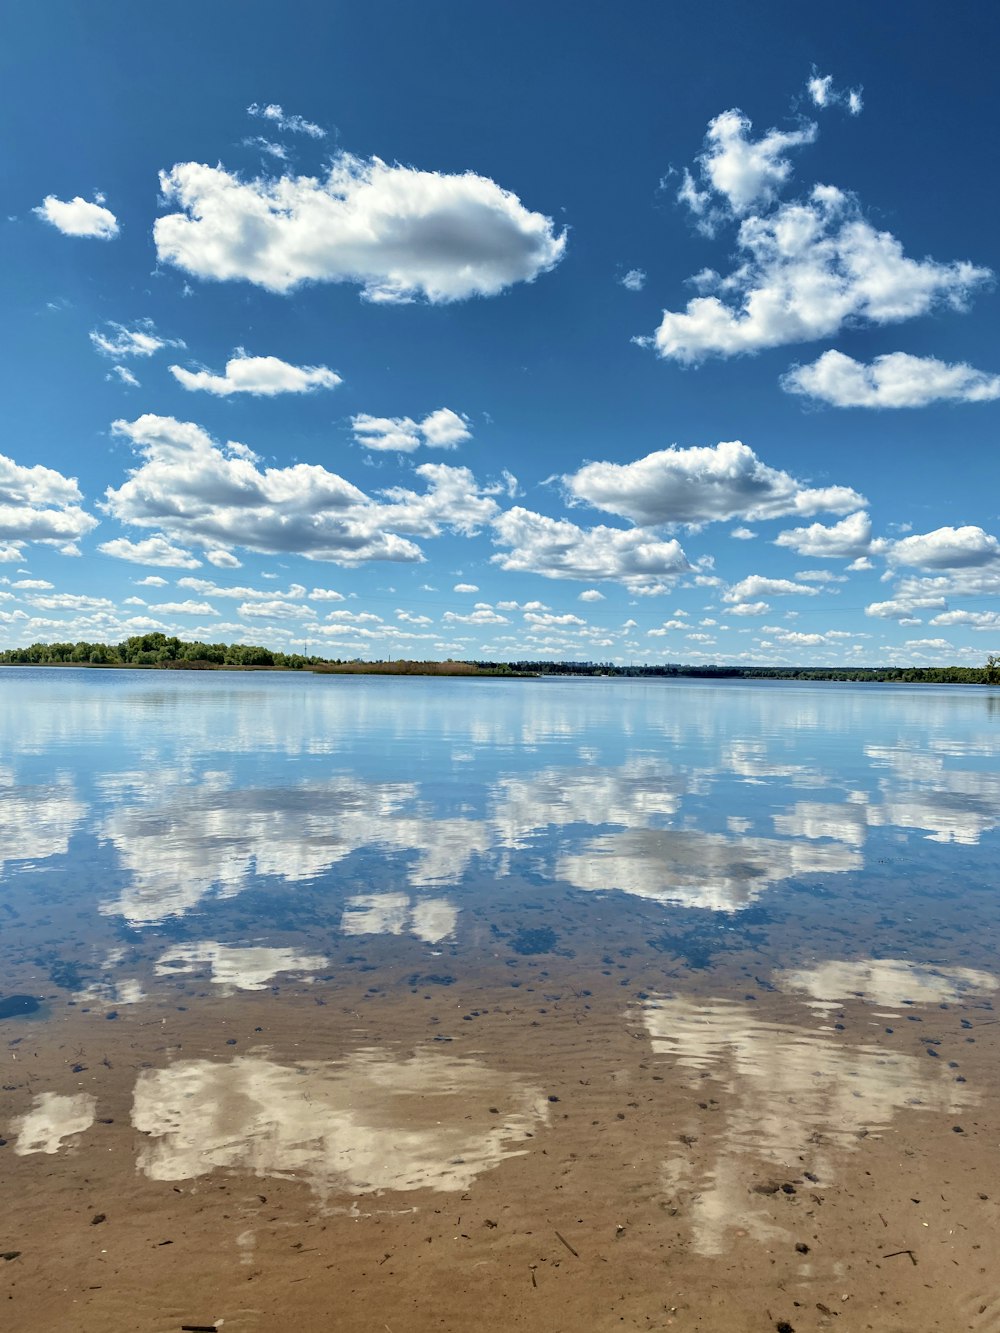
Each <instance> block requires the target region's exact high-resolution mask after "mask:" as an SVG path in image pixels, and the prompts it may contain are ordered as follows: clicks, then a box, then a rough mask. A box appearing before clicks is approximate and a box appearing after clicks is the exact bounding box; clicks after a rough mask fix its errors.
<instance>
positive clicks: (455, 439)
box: [420, 407, 472, 449]
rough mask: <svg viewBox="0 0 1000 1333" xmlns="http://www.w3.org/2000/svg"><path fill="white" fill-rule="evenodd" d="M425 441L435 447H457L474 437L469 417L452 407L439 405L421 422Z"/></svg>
mask: <svg viewBox="0 0 1000 1333" xmlns="http://www.w3.org/2000/svg"><path fill="white" fill-rule="evenodd" d="M420 430H421V432H422V433H423V437H424V442H425V443H426V444H429V445H431V446H432V448H435V449H455V448H457V447H458V446H459V445H460V444H462V443H464V442H465V441H466V440H470V439H471V438H472V432H471V431H470V430H469V426H468V417H465V416H459V414H458V413H457V412H453V411H452V410H451V408H450V407H439V408H438V409H437V411H436V412H431V413H430V415H429V416H426V417H424V419H423V421H421V423H420Z"/></svg>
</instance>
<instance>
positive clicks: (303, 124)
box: [247, 102, 326, 139]
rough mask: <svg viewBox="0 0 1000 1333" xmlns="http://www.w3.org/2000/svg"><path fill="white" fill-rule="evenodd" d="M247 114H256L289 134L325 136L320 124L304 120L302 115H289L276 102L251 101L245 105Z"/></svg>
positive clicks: (317, 137) (314, 137) (319, 137)
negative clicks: (264, 103) (262, 103)
mask: <svg viewBox="0 0 1000 1333" xmlns="http://www.w3.org/2000/svg"><path fill="white" fill-rule="evenodd" d="M247 115H248V116H256V117H259V118H260V119H261V120H266V121H268V123H269V124H271V125H273V126H274V128H275V129H277V130H283V131H285V132H286V133H291V134H308V136H309V138H310V139H324V138H326V130H325V129H323V127H322V125H317V124H316V123H315V122H314V121H311V120H306V118H305V117H304V116H298V115H289V114H287V113H286V112H285V110H284V108H283V107H281V106H279V105H278V104H277V102H268V103H267V104H266V105H261V104H260V103H259V102H251V103H250V105H249V106H248V107H247Z"/></svg>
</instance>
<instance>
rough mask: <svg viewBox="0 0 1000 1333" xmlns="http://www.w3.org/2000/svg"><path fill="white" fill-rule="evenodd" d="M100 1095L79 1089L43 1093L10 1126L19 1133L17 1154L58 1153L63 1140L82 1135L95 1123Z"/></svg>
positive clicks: (15, 1149) (13, 1131)
mask: <svg viewBox="0 0 1000 1333" xmlns="http://www.w3.org/2000/svg"><path fill="white" fill-rule="evenodd" d="M96 1110H97V1098H96V1097H91V1096H90V1094H89V1093H86V1092H78V1093H76V1094H74V1095H73V1096H69V1097H66V1096H63V1095H62V1094H60V1093H57V1092H42V1093H40V1094H39V1095H38V1096H37V1097H36V1098H35V1099H34V1102H33V1104H32V1107H31V1110H30V1111H29V1112H28V1113H27V1115H23V1116H21V1117H20V1118H19V1119H18V1120H15V1121H14V1123H13V1124H12V1125H11V1133H12V1134H14V1135H16V1136H17V1141H16V1143H15V1144H14V1151H15V1152H16V1153H17V1155H18V1157H25V1156H27V1155H28V1154H29V1153H36V1152H44V1153H57V1152H58V1151H59V1149H60V1148H61V1147H62V1143H63V1140H64V1139H69V1138H73V1137H74V1136H75V1135H77V1134H82V1133H83V1132H84V1131H85V1130H88V1129H89V1128H90V1126H91V1125H92V1124H93V1123H94V1115H95V1112H96Z"/></svg>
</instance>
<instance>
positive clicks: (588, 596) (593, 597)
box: [577, 588, 604, 602]
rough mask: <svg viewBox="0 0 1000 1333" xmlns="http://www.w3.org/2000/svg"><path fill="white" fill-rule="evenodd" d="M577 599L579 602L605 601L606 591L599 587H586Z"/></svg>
mask: <svg viewBox="0 0 1000 1333" xmlns="http://www.w3.org/2000/svg"><path fill="white" fill-rule="evenodd" d="M577 601H578V602H603V601H604V593H603V592H600V591H598V589H597V588H585V589H584V590H583V592H582V593H581V594H580V596H579V597H578V598H577Z"/></svg>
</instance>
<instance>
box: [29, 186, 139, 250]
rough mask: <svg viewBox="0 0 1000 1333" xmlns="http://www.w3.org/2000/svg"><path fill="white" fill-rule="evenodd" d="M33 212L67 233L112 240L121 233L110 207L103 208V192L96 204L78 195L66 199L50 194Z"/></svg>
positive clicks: (63, 232)
mask: <svg viewBox="0 0 1000 1333" xmlns="http://www.w3.org/2000/svg"><path fill="white" fill-rule="evenodd" d="M31 211H32V212H33V213H34V214H36V216H38V217H40V218H41V219H42V220H43V221H44V222H48V223H51V225H52V226H53V227H55V228H56V230H57V231H61V232H62V234H63V235H64V236H93V237H96V239H97V240H100V241H110V240H113V239H114V237H115V236H117V235H118V230H119V229H118V219H117V218H116V217H115V215H114V213H112V211H111V209H110V208H105V207H104V196H103V195H100V194H99V195H97V196H96V202H95V203H90V202H89V201H88V200H86V199H81V198H80V196H79V195H76V196H75V197H74V198H73V199H69V200H66V199H57V198H56V196H55V195H54V194H47V195H46V196H45V198H44V199H43V200H42V202H41V203H40V204H39V205H38V207H37V208H33V209H32V210H31Z"/></svg>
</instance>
